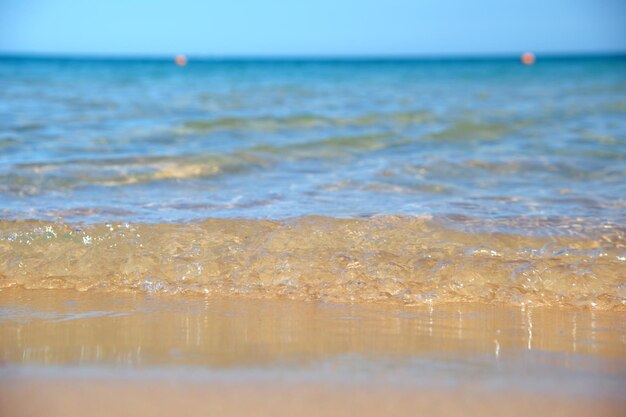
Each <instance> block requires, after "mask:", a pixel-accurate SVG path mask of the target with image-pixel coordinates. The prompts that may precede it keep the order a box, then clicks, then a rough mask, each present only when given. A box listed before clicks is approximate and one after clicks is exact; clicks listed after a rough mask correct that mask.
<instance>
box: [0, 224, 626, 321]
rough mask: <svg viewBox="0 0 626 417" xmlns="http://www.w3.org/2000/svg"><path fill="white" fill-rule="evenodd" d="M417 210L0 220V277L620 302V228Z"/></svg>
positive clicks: (417, 299) (404, 299) (601, 304)
mask: <svg viewBox="0 0 626 417" xmlns="http://www.w3.org/2000/svg"><path fill="white" fill-rule="evenodd" d="M470 230H471V228H469V227H468V228H467V229H466V230H462V229H458V228H457V229H454V228H449V227H446V226H444V225H443V224H442V223H441V221H439V220H433V219H430V218H428V217H400V216H383V217H373V218H367V219H337V218H327V217H315V216H312V217H303V218H296V219H287V220H282V221H265V220H243V219H207V220H205V221H202V222H197V223H186V224H127V223H122V224H93V225H84V226H81V225H73V224H67V223H51V222H42V221H0V288H8V287H12V286H22V287H24V288H72V289H77V290H83V291H85V290H100V291H142V292H166V293H171V294H177V293H202V294H215V295H227V296H241V297H261V298H266V297H286V298H292V299H307V300H326V301H337V302H383V303H400V304H422V303H446V302H460V301H461V302H462V301H468V302H487V303H503V304H513V305H551V306H569V307H578V308H595V309H604V310H620V311H624V310H626V280H625V279H624V274H623V271H624V267H625V266H626V236H625V232H624V230H623V229H620V228H619V227H617V226H612V227H610V226H604V227H601V228H598V229H594V230H592V231H590V232H588V233H586V234H584V235H581V234H577V235H572V236H526V235H516V234H500V233H486V232H478V231H470Z"/></svg>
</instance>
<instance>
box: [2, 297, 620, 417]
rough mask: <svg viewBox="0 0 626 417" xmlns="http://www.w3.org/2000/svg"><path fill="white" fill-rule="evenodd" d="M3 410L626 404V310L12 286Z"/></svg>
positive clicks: (5, 323) (330, 410) (374, 411)
mask: <svg viewBox="0 0 626 417" xmlns="http://www.w3.org/2000/svg"><path fill="white" fill-rule="evenodd" d="M0 308H1V309H2V310H1V312H2V314H0V359H1V360H2V364H3V366H2V367H1V368H0V414H1V415H7V416H13V415H14V416H30V415H32V416H35V415H49V416H56V415H64V416H66V415H70V416H71V415H87V414H88V415H91V416H98V415H131V414H132V415H138V414H145V415H173V414H181V413H182V414H183V415H220V416H230V415H256V416H259V415H260V416H264V415H268V416H269V415H272V416H281V415H285V416H286V415H305V416H306V415H365V416H368V415H372V416H373V415H390V414H391V415H420V414H428V415H434V416H437V415H520V416H521V415H594V416H603V415H607V416H609V415H616V416H617V415H624V412H625V411H626V401H625V400H624V395H623V394H624V393H625V392H626V354H625V352H626V350H625V347H626V337H625V328H626V318H625V317H624V314H623V313H622V312H609V311H594V310H581V309H578V310H575V309H554V308H520V307H514V306H502V305H487V304H476V303H452V304H445V305H433V306H422V307H406V306H390V305H380V304H333V303H322V302H317V303H316V302H298V301H291V300H285V299H271V300H253V299H241V298H227V297H222V298H219V297H210V296H209V297H203V296H191V295H190V296H185V295H180V294H179V295H177V296H167V295H149V294H145V293H144V294H141V293H124V292H119V293H111V292H97V291H87V292H78V291H73V290H23V289H8V290H2V291H0Z"/></svg>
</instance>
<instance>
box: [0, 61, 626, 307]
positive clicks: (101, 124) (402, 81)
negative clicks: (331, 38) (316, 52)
mask: <svg viewBox="0 0 626 417" xmlns="http://www.w3.org/2000/svg"><path fill="white" fill-rule="evenodd" d="M625 93H626V60H625V59H624V58H623V57H596V58H569V59H567V58H559V59H556V58H553V59H548V58H546V59H540V60H539V62H538V63H537V64H536V65H534V66H532V67H525V66H522V65H520V64H519V63H518V62H517V61H516V60H513V59H499V60H440V61H436V60H433V61H420V60H387V61H368V60H361V61H358V60H357V61H332V60H327V61H280V60H268V61H253V60H240V61H219V60H215V61H211V60H209V61H193V60H192V61H191V62H190V64H189V65H188V66H187V67H184V68H179V67H176V66H175V65H173V64H172V63H171V62H168V61H158V60H153V61H149V60H147V61H141V60H78V59H65V60H63V59H35V58H1V59H0V201H1V202H2V204H1V205H0V210H1V213H0V217H1V221H0V248H1V249H2V252H1V253H0V288H8V287H13V286H22V287H25V288H50V289H54V288H57V289H58V288H74V289H80V290H90V289H91V290H95V289H99V290H101V291H141V292H167V293H170V294H177V293H189V292H195V293H203V294H215V295H238V296H250V297H257V298H258V297H263V298H267V297H287V298H293V299H307V300H325V301H338V302H355V301H369V302H371V301H376V302H390V303H395V304H424V303H425V304H429V303H445V302H451V301H454V302H457V301H470V302H476V301H479V302H497V303H501V304H508V305H544V306H569V307H576V308H595V309H602V310H623V309H624V306H625V305H626V293H625V291H626V278H625V276H624V272H623V271H624V265H625V262H626V249H625V248H626V243H625V242H626V241H625V238H624V236H625V233H626V226H625V224H626V223H625V220H626V210H625V207H626V200H624V196H626V181H625V180H624V179H625V173H626V122H625V121H626V117H625V116H626V99H625V97H626V94H625ZM25 220H26V221H25Z"/></svg>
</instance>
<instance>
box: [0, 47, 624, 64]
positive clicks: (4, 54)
mask: <svg viewBox="0 0 626 417" xmlns="http://www.w3.org/2000/svg"><path fill="white" fill-rule="evenodd" d="M525 52H531V53H533V54H534V55H536V56H537V57H538V58H541V59H559V58H560V59H567V58H594V57H595V58H605V57H615V58H617V57H626V50H620V51H617V50H609V51H580V52H571V51H556V52H554V51H552V52H534V51H531V50H529V51H520V52H517V53H515V52H492V53H442V54H436V53H423V54H417V53H406V54H354V55H352V54H301V55H296V54H194V53H189V54H186V53H184V52H180V53H171V54H165V53H162V54H161V53H160V54H129V53H114V54H113V53H111V54H109V53H102V54H101V53H67V52H9V51H0V59H6V58H18V59H20V58H24V59H60V60H94V61H98V60H120V61H122V60H129V61H131V60H134V61H142V60H150V61H171V60H172V59H174V58H175V57H176V56H177V55H184V56H185V57H186V58H187V59H188V60H190V61H200V62H202V61H290V60H291V61H369V60H376V61H401V60H406V61H410V60H415V61H418V60H424V61H428V60H488V59H519V57H520V56H521V55H522V54H523V53H525Z"/></svg>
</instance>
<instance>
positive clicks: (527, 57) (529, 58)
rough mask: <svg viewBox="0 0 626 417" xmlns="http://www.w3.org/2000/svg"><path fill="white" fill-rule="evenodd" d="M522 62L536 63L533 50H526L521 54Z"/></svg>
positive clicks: (526, 63)
mask: <svg viewBox="0 0 626 417" xmlns="http://www.w3.org/2000/svg"><path fill="white" fill-rule="evenodd" d="M520 59H521V61H522V64H524V65H532V64H534V63H535V59H536V58H535V54H533V53H532V52H524V53H523V54H522V56H521V58H520Z"/></svg>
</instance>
